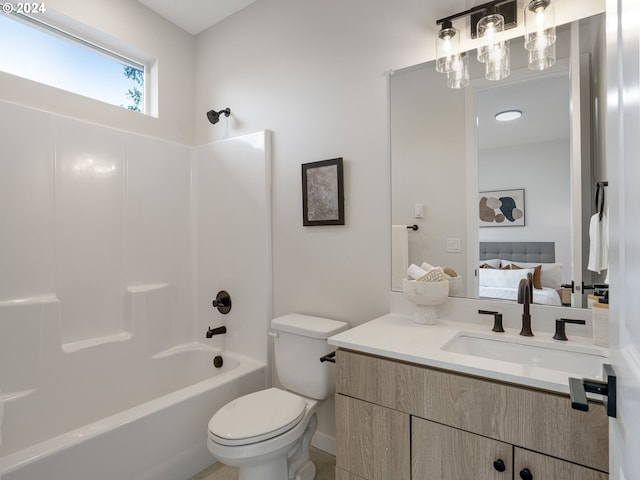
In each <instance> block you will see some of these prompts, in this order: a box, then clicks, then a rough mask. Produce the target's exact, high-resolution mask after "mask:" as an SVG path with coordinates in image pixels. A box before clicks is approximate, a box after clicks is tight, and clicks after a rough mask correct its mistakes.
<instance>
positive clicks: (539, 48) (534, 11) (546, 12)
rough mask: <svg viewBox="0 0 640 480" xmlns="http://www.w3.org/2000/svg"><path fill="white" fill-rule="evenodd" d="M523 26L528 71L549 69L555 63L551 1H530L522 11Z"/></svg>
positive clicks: (553, 15)
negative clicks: (527, 56) (527, 55)
mask: <svg viewBox="0 0 640 480" xmlns="http://www.w3.org/2000/svg"><path fill="white" fill-rule="evenodd" d="M524 26H525V36H524V48H525V49H527V50H528V51H529V69H530V70H544V69H545V68H549V67H551V66H552V65H553V64H554V63H556V20H555V11H554V8H553V5H552V4H551V0H531V1H530V2H529V4H528V5H527V6H526V7H525V9H524Z"/></svg>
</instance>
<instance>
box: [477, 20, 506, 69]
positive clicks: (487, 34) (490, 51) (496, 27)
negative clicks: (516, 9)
mask: <svg viewBox="0 0 640 480" xmlns="http://www.w3.org/2000/svg"><path fill="white" fill-rule="evenodd" d="M502 32H504V17H503V16H502V15H500V14H499V13H492V14H490V15H486V16H484V17H482V18H481V19H480V20H479V21H478V25H477V33H478V39H479V40H480V46H479V47H478V61H479V62H482V63H485V62H486V61H487V60H496V59H497V58H499V57H501V56H503V55H504V52H503V51H504V43H505V42H504V40H503V39H502Z"/></svg>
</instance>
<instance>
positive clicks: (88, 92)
mask: <svg viewBox="0 0 640 480" xmlns="http://www.w3.org/2000/svg"><path fill="white" fill-rule="evenodd" d="M0 5H2V6H4V5H5V4H2V3H0ZM3 10H6V9H5V8H3ZM9 10H10V9H9ZM36 16H37V13H34V14H33V15H32V16H30V17H27V16H25V15H20V14H17V13H8V14H4V13H0V45H3V46H4V48H1V49H0V70H1V71H4V72H7V73H10V74H12V75H17V76H20V77H23V78H28V79H30V80H34V81H36V82H39V83H44V84H46V85H50V86H53V87H56V88H60V89H63V90H67V91H69V92H73V93H77V94H79V95H84V96H86V97H91V98H94V99H96V100H100V101H103V102H107V103H110V104H112V105H118V106H121V107H124V108H128V109H129V110H133V111H136V112H142V113H146V110H145V95H144V92H145V66H144V65H143V64H141V63H138V62H135V61H133V60H131V59H128V58H125V57H123V56H121V55H119V54H117V53H114V52H111V51H109V50H107V49H105V48H102V47H100V46H98V45H95V44H93V43H91V42H88V41H86V40H83V39H81V38H78V37H76V36H74V35H71V34H69V33H66V32H64V31H62V30H60V29H58V28H56V27H52V26H50V25H47V24H45V23H44V22H42V21H40V20H38V19H36V18H34V17H36Z"/></svg>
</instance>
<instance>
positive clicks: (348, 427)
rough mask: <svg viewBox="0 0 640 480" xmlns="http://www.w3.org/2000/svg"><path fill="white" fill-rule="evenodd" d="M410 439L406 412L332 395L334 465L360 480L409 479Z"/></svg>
mask: <svg viewBox="0 0 640 480" xmlns="http://www.w3.org/2000/svg"><path fill="white" fill-rule="evenodd" d="M410 440H411V439H410V432H409V415H407V414H406V413H401V412H398V411H397V410H391V409H390V408H386V407H381V406H379V405H374V404H372V403H368V402H364V401H362V400H357V399H355V398H351V397H346V396H344V395H336V467H337V468H338V469H342V470H346V471H347V472H349V473H352V474H355V475H357V476H358V477H362V478H363V479H364V480H390V479H393V480H410V478H409V477H410V461H411V457H410V450H409V449H410V444H409V442H410ZM336 471H337V470H336ZM341 475H342V476H340V477H338V478H345V476H344V472H342V473H341ZM346 478H350V477H346ZM353 478H357V477H353Z"/></svg>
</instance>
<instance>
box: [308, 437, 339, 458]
mask: <svg viewBox="0 0 640 480" xmlns="http://www.w3.org/2000/svg"><path fill="white" fill-rule="evenodd" d="M311 445H312V446H314V447H316V448H317V449H319V450H322V451H323V452H327V453H330V454H331V455H335V454H336V439H335V438H334V437H331V436H329V435H327V434H326V433H322V432H316V433H315V435H314V436H313V438H312V439H311Z"/></svg>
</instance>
